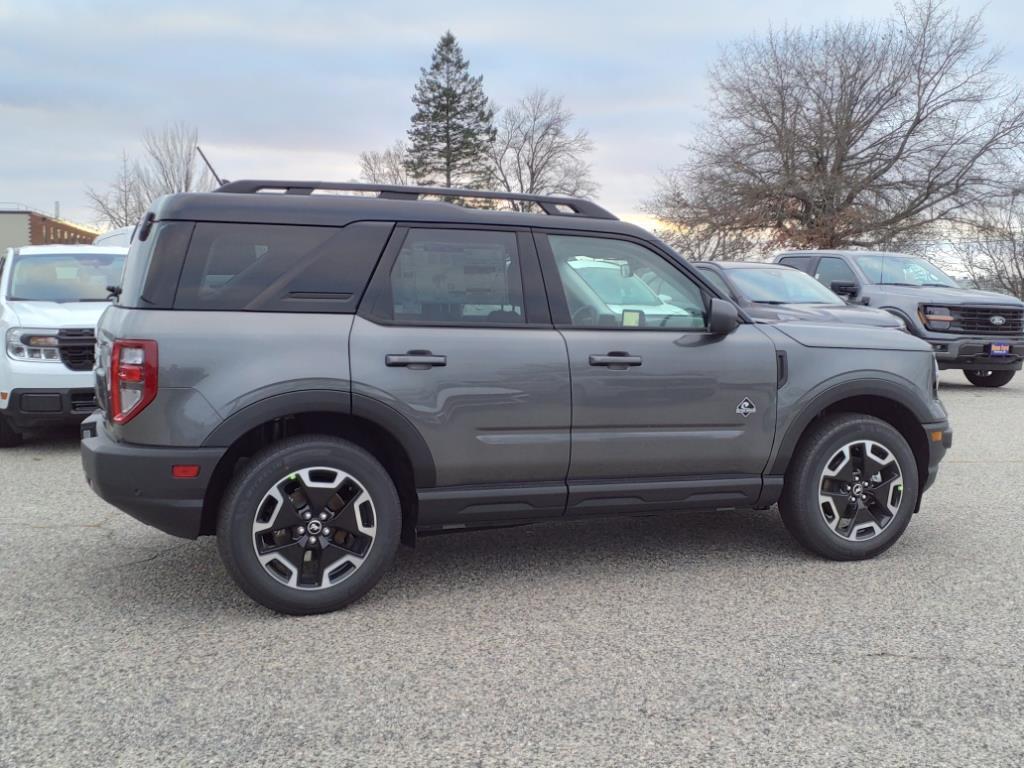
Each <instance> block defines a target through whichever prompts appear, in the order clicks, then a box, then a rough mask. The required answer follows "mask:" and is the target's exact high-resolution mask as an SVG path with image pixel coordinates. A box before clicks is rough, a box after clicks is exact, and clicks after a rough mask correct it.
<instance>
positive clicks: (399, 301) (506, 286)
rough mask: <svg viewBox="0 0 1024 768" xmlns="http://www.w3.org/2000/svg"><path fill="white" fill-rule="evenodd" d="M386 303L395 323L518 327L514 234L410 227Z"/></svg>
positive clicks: (520, 308)
mask: <svg viewBox="0 0 1024 768" xmlns="http://www.w3.org/2000/svg"><path fill="white" fill-rule="evenodd" d="M390 299H391V306H390V310H391V317H392V319H394V320H395V321H396V322H412V323H416V322H422V323H453V324H457V325H465V324H477V323H503V324H519V323H523V322H524V315H523V281H522V276H521V274H520V268H519V254H518V251H517V248H516V236H515V235H514V234H513V233H511V232H484V231H468V230H456V229H411V230H409V234H408V235H407V236H406V238H405V242H404V243H402V248H401V250H400V251H399V253H398V257H397V258H396V259H395V264H394V266H393V267H392V269H391V296H390Z"/></svg>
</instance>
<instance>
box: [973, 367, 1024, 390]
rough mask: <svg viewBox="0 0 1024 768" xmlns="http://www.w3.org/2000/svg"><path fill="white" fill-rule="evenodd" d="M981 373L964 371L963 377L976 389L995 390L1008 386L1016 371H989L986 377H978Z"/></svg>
mask: <svg viewBox="0 0 1024 768" xmlns="http://www.w3.org/2000/svg"><path fill="white" fill-rule="evenodd" d="M979 373H982V371H966V370H965V371H964V376H965V377H966V379H967V380H968V381H969V382H971V384H973V385H974V386H976V387H985V388H987V389H995V388H996V387H1003V386H1006V385H1007V384H1009V383H1010V382H1011V381H1012V380H1013V377H1014V376H1015V375H1016V373H1017V372H1016V371H991V372H990V375H988V376H979V375H978V374H979Z"/></svg>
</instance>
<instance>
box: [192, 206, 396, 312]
mask: <svg viewBox="0 0 1024 768" xmlns="http://www.w3.org/2000/svg"><path fill="white" fill-rule="evenodd" d="M391 228H392V225H391V224H385V223H380V222H373V223H359V224H350V225H348V226H347V227H340V228H339V227H303V226H290V225H277V224H273V225H271V224H218V223H208V222H202V223H199V224H196V226H195V231H194V232H193V234H192V241H191V244H190V245H189V247H188V254H187V255H186V257H185V265H184V267H183V268H182V270H181V279H180V281H179V282H178V291H177V294H176V296H175V300H174V306H175V308H176V309H199V310H203V309H205V310H235V311H254V312H342V313H349V312H354V311H355V309H356V306H357V305H358V304H359V299H360V297H361V296H362V294H363V290H364V289H365V287H366V282H367V281H368V280H369V277H370V273H371V272H372V271H373V268H374V266H375V265H376V263H377V259H378V257H379V256H380V253H381V251H382V250H383V248H384V243H385V242H386V241H387V237H388V235H389V234H390V232H391Z"/></svg>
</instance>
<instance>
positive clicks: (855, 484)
mask: <svg viewBox="0 0 1024 768" xmlns="http://www.w3.org/2000/svg"><path fill="white" fill-rule="evenodd" d="M917 496H918V476H917V463H916V461H915V459H914V454H913V452H912V451H911V449H910V446H909V445H908V444H907V441H906V440H905V439H904V437H903V436H902V435H901V434H900V433H899V432H898V431H897V430H896V429H895V428H893V427H892V426H891V425H889V424H887V423H886V422H884V421H881V420H879V419H876V418H873V417H870V416H861V415H857V414H838V415H835V416H831V417H827V418H825V419H823V420H822V421H821V422H820V423H818V424H816V425H815V426H813V427H812V428H811V430H810V432H809V433H808V434H807V435H806V436H805V437H804V439H803V440H802V441H801V444H800V446H799V448H798V449H797V452H796V454H795V455H794V456H793V460H792V462H791V465H790V468H789V471H788V472H787V473H786V485H785V489H784V491H783V496H782V499H781V500H780V501H779V511H780V512H781V514H782V520H783V522H784V523H785V525H786V528H787V529H788V530H789V531H790V533H792V534H793V536H794V537H795V538H796V539H797V541H799V542H800V543H801V544H803V545H804V546H805V547H807V548H808V549H810V550H811V551H813V552H816V553H817V554H820V555H823V556H824V557H829V558H832V559H835V560H859V559H863V558H868V557H874V556H875V555H877V554H879V553H881V552H883V551H885V550H886V549H888V548H889V547H890V546H892V544H893V543H895V541H896V540H897V539H898V538H899V537H900V536H901V535H902V533H903V531H904V530H905V529H906V527H907V524H908V523H909V522H910V517H911V515H912V513H913V511H914V509H915V507H916V504H917Z"/></svg>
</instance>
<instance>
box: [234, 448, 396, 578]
mask: <svg viewBox="0 0 1024 768" xmlns="http://www.w3.org/2000/svg"><path fill="white" fill-rule="evenodd" d="M376 532H377V522H376V511H375V509H374V502H373V499H372V498H371V496H370V494H369V492H368V491H367V490H366V488H365V486H364V485H363V484H362V483H361V482H359V480H357V479H356V478H355V477H353V476H352V475H349V474H348V473H346V472H343V471H341V470H340V469H335V468H332V467H308V468H306V469H301V470H299V471H297V472H293V473H291V474H288V475H286V476H285V477H283V478H281V479H280V480H278V481H277V482H276V483H274V485H273V486H271V488H270V490H269V491H267V493H266V494H265V495H264V496H263V499H262V500H261V501H260V503H259V504H258V505H257V507H256V513H255V517H254V519H253V524H252V542H253V548H254V549H255V551H256V557H257V558H258V559H259V561H260V564H261V565H262V566H263V568H264V570H265V571H266V572H267V573H269V574H270V575H271V576H272V577H274V578H275V579H277V580H278V581H279V582H281V583H283V584H285V585H287V586H289V587H293V588H295V589H307V590H312V589H326V588H328V587H332V586H334V585H336V584H338V583H339V582H341V581H344V580H345V579H347V578H348V577H349V576H351V575H352V574H353V573H354V572H355V571H356V570H357V569H358V568H359V567H360V566H361V565H362V564H363V562H364V561H365V559H366V556H367V555H368V554H369V552H370V549H371V548H372V547H373V542H374V538H375V536H376Z"/></svg>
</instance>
